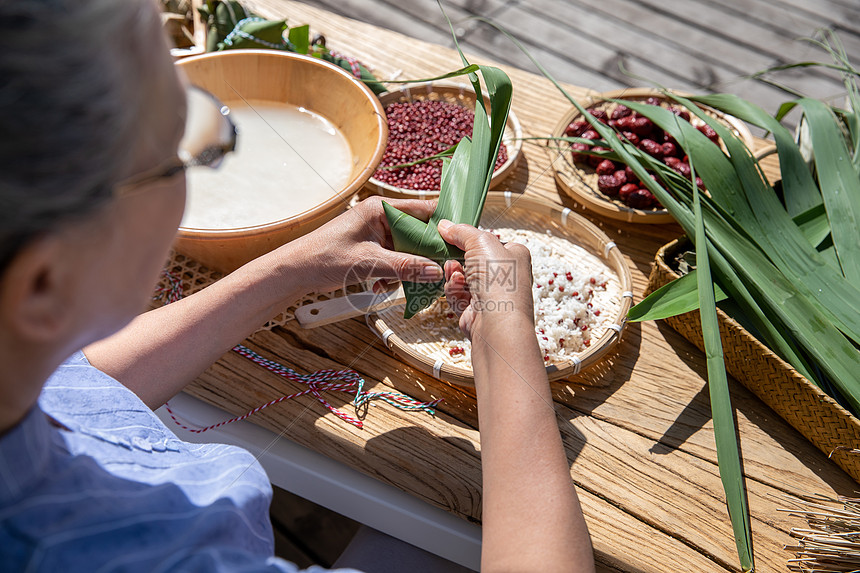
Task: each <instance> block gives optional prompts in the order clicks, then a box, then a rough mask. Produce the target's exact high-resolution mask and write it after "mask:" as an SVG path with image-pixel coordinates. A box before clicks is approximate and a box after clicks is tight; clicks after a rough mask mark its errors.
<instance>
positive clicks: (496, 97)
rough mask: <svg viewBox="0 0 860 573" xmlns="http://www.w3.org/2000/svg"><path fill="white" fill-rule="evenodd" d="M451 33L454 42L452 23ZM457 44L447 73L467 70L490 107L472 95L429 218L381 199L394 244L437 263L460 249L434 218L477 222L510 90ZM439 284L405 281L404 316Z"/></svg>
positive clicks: (432, 296)
mask: <svg viewBox="0 0 860 573" xmlns="http://www.w3.org/2000/svg"><path fill="white" fill-rule="evenodd" d="M449 25H450V21H449ZM451 33H452V35H453V36H454V41H455V43H456V34H454V31H453V28H452V30H451ZM457 50H458V51H459V52H460V57H461V58H462V60H463V65H464V67H463V68H462V69H461V70H458V71H456V72H452V73H451V74H446V77H450V76H452V75H460V74H462V73H468V77H469V81H470V82H471V83H472V87H473V88H474V90H475V93H476V94H482V93H486V94H487V96H488V99H489V100H490V109H489V110H487V108H486V106H485V103H484V99H483V98H482V97H478V98H476V105H475V123H474V127H473V128H472V137H471V138H468V137H467V138H463V139H462V140H461V141H460V142H459V143H458V144H457V145H456V147H455V148H453V154H452V155H451V156H450V157H448V156H444V157H442V158H441V159H442V181H441V186H440V191H439V202H438V204H437V205H436V210H435V211H434V212H433V215H432V216H431V217H430V220H429V221H428V222H426V223H425V222H424V221H421V220H419V219H416V218H415V217H412V216H411V215H408V214H406V213H404V212H402V211H400V210H398V209H396V208H394V207H392V206H391V205H389V204H388V203H383V206H384V208H385V216H386V218H387V219H388V224H389V227H390V228H391V235H392V239H393V241H394V248H395V249H397V250H398V251H404V252H409V253H412V254H416V255H422V256H425V257H428V258H430V259H432V260H434V261H436V262H437V263H439V264H440V265H441V264H444V262H445V261H447V260H449V259H460V258H462V256H463V253H462V252H461V251H460V250H459V249H457V248H456V247H454V246H452V245H449V244H448V243H446V242H445V241H444V240H443V239H442V236H441V235H440V234H439V231H438V230H437V229H436V227H437V225H438V224H439V221H441V220H442V219H447V220H449V221H451V222H453V223H468V224H469V225H472V226H477V225H478V223H479V222H480V220H481V213H482V212H483V209H484V202H485V201H486V198H487V191H488V190H489V188H490V179H491V178H492V176H493V169H494V167H495V164H496V157H497V156H498V154H499V146H500V145H501V142H502V135H503V134H504V130H505V124H506V122H507V120H508V112H509V111H510V108H511V97H512V95H513V88H512V86H511V80H510V78H509V77H508V75H507V74H505V72H503V71H502V70H500V69H499V68H495V67H492V66H476V65H473V64H470V63H469V62H468V60H467V59H466V56H465V55H463V52H462V51H461V50H460V48H459V46H457ZM476 71H480V73H481V76H482V77H483V80H484V83H485V84H486V90H483V89H482V87H481V81H480V79H479V78H478V76H477V74H476V73H475V72H476ZM436 157H437V156H434V157H433V158H436ZM428 159H431V158H428ZM444 284H445V283H444V281H442V282H439V283H431V284H427V283H415V282H408V281H404V282H403V291H404V293H405V294H406V308H405V310H404V317H405V318H411V317H412V316H413V315H414V314H415V313H416V312H419V311H421V310H423V309H425V308H427V307H428V306H430V304H431V303H432V302H433V301H434V300H436V299H437V298H438V297H439V296H441V295H442V292H443V290H444Z"/></svg>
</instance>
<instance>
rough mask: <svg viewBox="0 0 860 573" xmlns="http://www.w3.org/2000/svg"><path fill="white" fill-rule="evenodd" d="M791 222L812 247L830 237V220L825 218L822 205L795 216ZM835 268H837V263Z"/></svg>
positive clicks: (825, 212) (825, 214)
mask: <svg viewBox="0 0 860 573" xmlns="http://www.w3.org/2000/svg"><path fill="white" fill-rule="evenodd" d="M792 220H793V221H794V223H795V224H796V225H797V227H798V228H799V229H800V232H801V233H803V236H804V237H806V240H807V241H809V244H810V245H812V246H813V247H818V246H820V245H821V243H823V242H824V240H825V239H827V237H829V236H830V220H829V219H828V218H827V211H826V210H825V209H824V203H822V204H821V205H818V206H817V207H813V208H812V209H810V210H809V211H805V212H803V213H800V214H799V215H795V216H794V217H792ZM836 268H839V264H838V263H837V265H836Z"/></svg>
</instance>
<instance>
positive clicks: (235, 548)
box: [0, 352, 322, 573]
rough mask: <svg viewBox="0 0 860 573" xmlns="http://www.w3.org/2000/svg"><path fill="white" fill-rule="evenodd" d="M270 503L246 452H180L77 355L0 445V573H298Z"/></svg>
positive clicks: (136, 404) (196, 447) (210, 447)
mask: <svg viewBox="0 0 860 573" xmlns="http://www.w3.org/2000/svg"><path fill="white" fill-rule="evenodd" d="M46 414H47V415H46ZM49 416H50V417H49ZM271 496H272V489H271V485H270V484H269V480H268V478H267V477H266V474H265V472H264V471H263V468H262V467H261V466H260V465H259V464H258V463H257V461H256V460H255V459H254V457H253V456H252V455H251V454H250V453H249V452H247V451H245V450H243V449H241V448H238V447H235V446H228V445H223V444H190V443H187V442H183V441H181V440H179V439H178V438H177V437H176V436H175V435H174V434H173V433H172V432H171V431H170V430H169V429H167V427H165V426H164V425H163V424H162V423H161V421H160V420H159V419H158V418H157V417H156V416H155V414H153V412H152V411H151V410H150V409H149V408H148V407H147V406H146V405H145V404H144V403H143V402H141V401H140V399H139V398H138V397H137V396H136V395H135V394H134V393H133V392H131V391H130V390H128V389H127V388H126V387H125V386H123V385H122V384H120V383H119V382H117V381H116V380H114V379H113V378H111V377H109V376H107V375H106V374H104V373H102V372H100V371H99V370H97V369H96V368H94V367H92V366H90V364H89V363H88V362H87V360H86V358H85V357H84V355H83V353H81V352H78V353H77V354H75V355H74V356H72V357H71V358H70V359H69V360H68V361H67V362H66V363H65V364H63V365H62V366H61V367H60V368H59V369H58V370H57V372H56V373H54V375H53V376H52V377H51V379H50V380H49V381H48V383H47V384H46V385H45V388H44V390H43V391H42V395H41V396H40V398H39V405H38V406H37V407H35V408H33V410H32V411H31V412H30V413H29V414H28V415H27V417H26V418H25V419H24V420H23V421H22V422H21V423H20V424H19V425H18V426H16V427H14V428H13V429H12V430H10V431H9V432H7V434H6V435H4V436H3V437H2V438H0V569H2V570H3V571H52V572H56V571H63V572H75V571H86V572H88V573H89V572H93V573H95V572H101V571H141V572H143V571H146V572H151V571H207V572H210V571H219V572H220V571H225V572H226V571H230V572H234V571H277V572H283V571H290V572H294V571H296V567H295V566H294V565H293V564H291V563H288V562H286V561H284V560H282V559H279V558H276V557H273V553H274V542H273V535H272V527H271V522H270V521H269V503H270V501H271ZM308 571H322V569H320V568H318V567H312V568H311V569H309V570H308Z"/></svg>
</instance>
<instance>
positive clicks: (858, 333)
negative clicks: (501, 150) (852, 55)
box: [593, 40, 860, 570]
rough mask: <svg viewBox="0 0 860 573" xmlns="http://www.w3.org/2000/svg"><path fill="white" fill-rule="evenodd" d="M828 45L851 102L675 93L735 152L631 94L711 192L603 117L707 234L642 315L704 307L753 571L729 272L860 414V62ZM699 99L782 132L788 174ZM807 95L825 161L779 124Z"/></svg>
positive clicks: (746, 316) (805, 367)
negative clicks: (732, 396) (691, 266)
mask: <svg viewBox="0 0 860 573" xmlns="http://www.w3.org/2000/svg"><path fill="white" fill-rule="evenodd" d="M822 45H823V46H824V47H826V49H827V50H828V51H829V52H830V53H831V54H832V55H833V56H834V58H835V59H836V61H837V65H836V66H830V67H835V68H836V69H839V70H840V71H841V72H842V73H843V75H844V78H845V85H846V87H847V90H848V94H849V98H848V99H849V103H850V107H849V108H848V109H839V108H836V107H833V106H830V105H827V104H825V103H823V102H821V101H818V100H814V99H808V98H800V99H797V100H794V101H791V102H788V103H786V104H784V105H783V106H782V107H781V108H780V110H779V112H778V114H777V117H776V118H774V117H771V116H770V115H768V114H767V113H766V112H764V111H763V110H761V109H760V108H758V107H756V106H755V105H753V104H751V103H749V102H747V101H744V100H742V99H741V98H738V97H736V96H732V95H726V94H720V95H710V96H700V97H692V98H683V97H679V96H675V95H672V94H670V93H668V92H667V96H669V97H670V98H672V99H673V100H675V101H676V102H678V103H680V104H681V105H683V106H685V107H686V108H687V109H689V110H690V111H691V112H693V113H694V114H695V115H696V116H698V117H699V118H700V119H701V120H702V121H704V122H705V123H707V124H708V125H710V126H711V127H712V128H713V129H714V130H716V132H717V133H718V135H719V136H720V138H721V139H722V141H723V143H724V145H725V147H726V151H725V152H724V151H723V150H722V149H720V148H718V147H717V146H714V145H713V144H712V143H711V142H710V141H708V140H707V138H706V137H704V136H703V135H702V134H701V133H699V132H698V130H696V129H695V128H693V127H692V126H691V125H690V124H689V123H688V122H686V121H683V120H680V119H679V118H678V117H677V116H676V115H674V114H672V113H671V112H669V111H667V110H664V109H661V108H659V107H656V106H645V105H641V104H637V103H635V102H624V104H625V105H627V106H628V107H631V108H632V109H634V110H635V111H637V112H639V113H640V114H642V115H644V116H646V117H648V118H649V119H651V120H652V121H653V122H654V123H655V124H657V125H659V126H660V127H661V128H663V129H664V130H665V131H666V132H667V133H669V134H670V135H672V136H673V137H674V138H675V139H676V140H677V141H678V142H679V143H680V144H681V146H682V147H683V148H684V150H685V151H686V153H687V154H688V156H689V158H690V162H691V165H692V167H693V170H694V174H693V180H695V174H696V173H698V175H699V176H700V177H701V178H702V181H703V182H704V185H705V186H706V188H707V190H708V193H707V194H705V193H701V192H700V190H699V189H698V187H697V186H696V185H694V184H692V183H691V182H690V181H689V180H687V179H686V178H684V177H681V176H680V175H678V174H676V173H675V172H673V171H672V170H671V169H669V168H667V167H666V166H665V165H663V164H662V163H660V162H658V161H656V160H654V159H653V158H651V157H650V156H648V155H647V154H645V153H643V152H641V151H640V150H638V149H637V148H635V147H633V146H632V145H630V144H629V143H627V142H625V141H622V140H621V139H620V138H619V137H617V136H616V135H615V134H614V133H613V132H612V130H610V129H608V128H607V127H606V126H603V125H602V124H599V122H596V121H595V122H593V126H594V127H595V129H597V131H598V133H600V135H601V136H602V137H603V138H604V139H605V140H606V143H607V144H608V145H609V146H610V147H611V148H612V150H613V153H614V154H616V155H617V156H618V157H620V158H621V159H622V160H624V161H625V163H627V164H628V165H630V166H631V168H632V169H633V171H634V172H635V173H636V175H637V176H638V177H639V178H640V179H641V180H642V181H643V182H644V183H645V184H646V185H647V186H648V188H649V189H650V190H651V192H652V193H654V195H655V196H656V197H657V198H658V199H659V200H660V202H661V203H662V204H663V205H664V206H665V207H666V208H667V209H668V210H669V212H670V213H671V214H672V215H673V216H674V217H675V219H676V220H677V221H678V223H680V224H681V226H682V227H683V228H684V230H685V232H686V233H687V235H688V237H690V238H691V239H692V241H693V243H694V245H695V250H696V262H697V271H694V272H693V273H690V274H689V275H687V276H686V277H684V278H683V279H682V280H678V281H675V282H673V283H670V284H669V285H666V286H665V287H664V288H662V289H660V290H659V291H657V292H655V293H653V294H652V295H651V296H650V297H648V298H647V299H645V300H644V301H642V302H641V303H640V304H639V305H637V306H636V307H635V308H634V309H632V310H631V314H630V318H631V319H632V320H648V319H654V318H658V317H665V316H672V315H675V314H681V313H683V312H687V311H690V310H693V309H695V308H696V307H698V308H699V312H700V316H701V322H702V331H703V338H704V344H705V352H706V359H707V371H708V385H709V391H710V396H711V410H712V416H713V420H714V433H715V439H716V443H717V455H718V462H719V466H720V474H721V478H722V481H723V486H724V488H725V491H726V497H727V503H728V508H729V515H730V517H731V520H732V525H733V529H734V532H735V540H736V542H737V548H738V554H739V557H740V561H741V566H742V567H743V569H744V570H752V569H753V567H754V565H753V558H752V544H751V535H750V525H749V515H748V509H747V505H746V495H745V490H744V487H743V476H742V474H741V469H740V463H739V458H738V455H739V454H738V448H737V442H736V435H735V428H734V420H733V416H732V406H731V403H730V400H729V393H728V385H727V379H726V378H727V377H726V372H725V365H724V363H723V349H722V345H721V341H720V335H719V327H718V323H717V315H716V302H715V283H716V285H718V290H721V291H723V292H725V293H726V295H727V296H729V297H730V298H731V299H732V300H733V301H734V303H735V304H736V305H737V308H739V309H740V317H739V318H741V319H742V322H744V323H745V324H749V325H750V326H751V329H752V330H753V332H754V333H755V334H756V336H757V337H759V339H760V340H762V341H763V342H764V343H765V344H766V345H768V346H769V347H770V348H771V349H772V350H774V351H775V352H776V353H777V354H779V355H780V356H782V358H784V359H785V360H786V361H788V362H789V363H790V364H791V365H792V366H793V367H794V368H796V369H797V370H798V371H799V372H800V373H801V374H803V375H804V376H805V377H806V378H807V379H808V380H810V381H812V382H813V383H815V384H817V385H819V386H820V387H821V388H822V389H824V390H825V391H827V392H828V393H829V394H831V395H832V396H833V397H834V398H836V399H837V400H839V401H840V402H841V403H843V404H844V405H845V406H846V407H848V408H849V410H851V411H852V412H853V413H855V414H856V413H857V412H860V383H858V377H857V375H856V372H857V369H858V367H860V347H858V344H860V288H858V287H860V233H858V223H860V154H858V153H857V151H858V149H860V116H858V114H857V111H855V110H860V106H858V103H860V98H858V90H857V77H858V72H857V70H856V69H854V68H853V67H852V66H851V63H850V62H849V61H848V59H847V57H846V55H845V53H844V51H842V50H841V48H834V44H831V43H829V42H827V43H823V44H822ZM835 45H836V46H838V40H837V43H836V44H835ZM801 65H807V64H801ZM697 103H699V104H704V105H706V106H710V107H712V108H714V109H717V110H719V111H721V112H724V113H728V114H730V115H734V116H736V117H739V118H741V119H743V120H745V121H747V122H749V123H751V124H753V125H756V126H758V127H761V128H763V129H765V130H767V131H769V132H770V133H772V134H773V137H774V140H775V143H776V147H777V153H778V154H779V160H780V172H781V180H780V181H779V185H774V183H775V182H769V181H768V180H767V178H766V177H765V175H764V172H763V171H762V169H761V167H760V166H759V164H758V162H757V161H756V159H755V158H754V157H753V155H752V153H751V152H750V150H749V149H747V148H746V147H745V145H744V144H743V142H742V141H741V139H740V138H739V137H737V136H736V135H735V134H734V133H733V132H732V131H730V130H729V129H728V128H726V127H725V126H724V125H723V124H721V123H720V122H718V121H716V120H714V119H713V118H711V117H710V116H709V115H707V114H705V113H704V112H703V111H701V109H700V108H698V107H697V106H696V104H697ZM795 106H800V108H801V110H802V120H801V121H802V124H803V125H805V127H806V128H807V130H808V138H809V140H808V141H807V142H803V144H804V145H807V146H808V148H809V149H811V150H812V158H811V159H812V165H813V169H812V170H810V169H809V167H808V164H807V161H806V158H805V157H804V156H803V154H802V152H801V146H800V145H801V144H799V143H798V142H797V141H795V139H794V137H793V136H792V135H791V134H790V133H789V132H788V130H786V129H785V128H784V127H783V126H782V125H781V124H780V123H779V118H781V117H782V116H783V115H784V114H785V113H787V112H788V111H789V110H790V109H792V108H793V107H795ZM649 172H653V173H655V174H656V175H657V176H658V178H659V179H660V181H661V182H662V184H660V183H658V182H657V181H654V180H653V179H651V177H650V176H649Z"/></svg>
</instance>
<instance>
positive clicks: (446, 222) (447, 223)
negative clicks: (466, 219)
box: [436, 219, 454, 231]
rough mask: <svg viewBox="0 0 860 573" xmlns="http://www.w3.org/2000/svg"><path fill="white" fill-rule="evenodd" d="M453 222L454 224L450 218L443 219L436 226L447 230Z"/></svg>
mask: <svg viewBox="0 0 860 573" xmlns="http://www.w3.org/2000/svg"><path fill="white" fill-rule="evenodd" d="M453 224H454V223H452V222H451V221H449V220H448V219H442V220H441V221H439V224H438V225H437V226H436V228H438V229H441V230H443V231H445V230H447V229H448V227H450V226H451V225H453Z"/></svg>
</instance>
